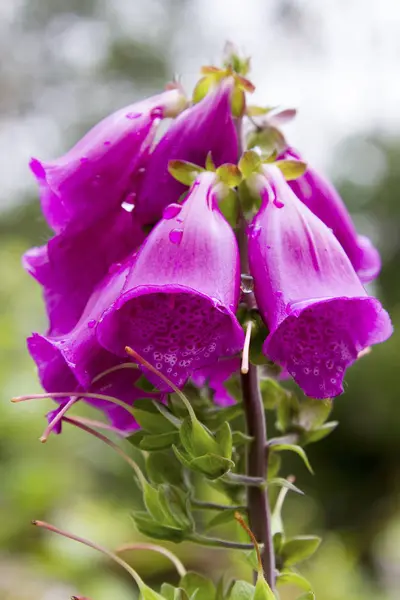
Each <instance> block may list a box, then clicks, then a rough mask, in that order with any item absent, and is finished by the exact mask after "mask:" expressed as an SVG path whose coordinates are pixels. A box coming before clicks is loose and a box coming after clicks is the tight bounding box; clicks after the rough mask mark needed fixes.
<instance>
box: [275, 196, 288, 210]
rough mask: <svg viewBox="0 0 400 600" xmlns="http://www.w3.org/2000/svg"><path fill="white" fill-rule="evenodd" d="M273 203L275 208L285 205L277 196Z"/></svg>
mask: <svg viewBox="0 0 400 600" xmlns="http://www.w3.org/2000/svg"><path fill="white" fill-rule="evenodd" d="M274 204H275V206H276V208H283V207H284V206H285V205H284V204H283V202H281V201H280V200H279V198H275V200H274Z"/></svg>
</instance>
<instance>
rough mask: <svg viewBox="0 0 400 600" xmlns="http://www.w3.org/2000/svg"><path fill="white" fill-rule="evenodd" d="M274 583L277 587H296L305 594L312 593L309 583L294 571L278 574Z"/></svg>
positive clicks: (286, 570) (285, 570)
mask: <svg viewBox="0 0 400 600" xmlns="http://www.w3.org/2000/svg"><path fill="white" fill-rule="evenodd" d="M276 583H277V585H286V584H290V585H297V587H299V588H300V589H302V590H304V591H306V592H312V587H311V583H310V582H309V581H308V580H307V579H306V578H305V577H303V575H300V573H296V571H289V570H288V569H284V570H283V571H281V572H280V573H279V575H278V577H277V580H276Z"/></svg>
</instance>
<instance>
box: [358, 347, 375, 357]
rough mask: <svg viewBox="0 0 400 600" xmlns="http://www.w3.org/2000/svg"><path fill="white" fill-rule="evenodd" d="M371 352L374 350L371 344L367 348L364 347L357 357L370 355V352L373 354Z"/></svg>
mask: <svg viewBox="0 0 400 600" xmlns="http://www.w3.org/2000/svg"><path fill="white" fill-rule="evenodd" d="M371 352H372V348H371V346H367V347H366V348H364V349H363V350H361V351H360V352H359V353H358V354H357V358H362V357H363V356H368V354H371Z"/></svg>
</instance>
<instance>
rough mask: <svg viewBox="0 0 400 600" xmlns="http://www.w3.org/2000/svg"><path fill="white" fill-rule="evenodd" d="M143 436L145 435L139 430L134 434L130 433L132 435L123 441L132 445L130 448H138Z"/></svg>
mask: <svg viewBox="0 0 400 600" xmlns="http://www.w3.org/2000/svg"><path fill="white" fill-rule="evenodd" d="M145 435H146V434H145V432H144V431H143V429H139V431H135V433H132V435H129V436H128V437H126V438H125V441H127V442H129V443H130V444H132V446H135V448H140V443H141V441H142V439H143V438H144V436H145Z"/></svg>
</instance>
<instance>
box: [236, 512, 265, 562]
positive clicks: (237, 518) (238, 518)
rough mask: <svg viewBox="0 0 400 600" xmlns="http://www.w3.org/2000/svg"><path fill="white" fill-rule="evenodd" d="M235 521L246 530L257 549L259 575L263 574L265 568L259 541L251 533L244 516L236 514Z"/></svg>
mask: <svg viewBox="0 0 400 600" xmlns="http://www.w3.org/2000/svg"><path fill="white" fill-rule="evenodd" d="M235 519H236V521H237V522H238V523H239V525H241V527H243V529H244V530H245V532H246V533H247V535H248V536H249V538H250V539H251V541H252V542H253V544H254V549H255V551H256V554H257V562H258V572H259V573H263V566H262V561H261V553H260V548H259V546H258V542H257V540H256V538H255V535H254V533H253V532H252V531H251V529H250V527H249V526H248V525H247V523H246V521H245V520H244V519H243V517H242V515H241V514H240V513H239V512H235Z"/></svg>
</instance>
